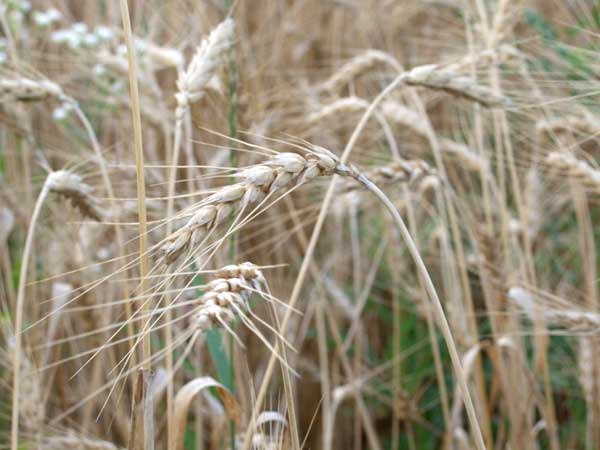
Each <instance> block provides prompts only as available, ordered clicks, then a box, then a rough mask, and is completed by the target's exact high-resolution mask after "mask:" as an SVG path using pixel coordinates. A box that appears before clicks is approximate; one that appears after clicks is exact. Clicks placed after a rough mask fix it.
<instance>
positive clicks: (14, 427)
mask: <svg viewBox="0 0 600 450" xmlns="http://www.w3.org/2000/svg"><path fill="white" fill-rule="evenodd" d="M48 179H49V178H46V181H45V182H44V186H43V187H42V190H41V191H40V193H39V195H38V198H37V201H36V202H35V207H34V209H33V214H32V215H31V222H30V223H29V228H28V229H27V237H26V239H25V248H24V249H23V256H22V258H21V270H20V272H19V289H18V292H17V305H16V313H15V326H14V333H15V341H14V349H13V361H12V364H13V383H12V388H13V398H12V422H11V433H10V448H11V450H18V445H19V407H20V402H19V388H20V381H21V351H22V348H21V347H22V335H21V328H22V325H23V303H24V302H25V285H26V283H25V279H26V278H27V268H28V267H29V255H30V254H31V248H32V245H33V236H34V234H35V226H36V224H37V221H38V218H39V215H40V211H41V210H42V206H43V204H44V200H46V197H47V196H48V192H49V191H50V186H49V184H48Z"/></svg>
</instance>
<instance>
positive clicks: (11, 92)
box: [0, 78, 64, 102]
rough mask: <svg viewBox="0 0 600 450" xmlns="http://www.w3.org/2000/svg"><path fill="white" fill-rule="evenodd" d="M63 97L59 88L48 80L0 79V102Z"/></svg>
mask: <svg viewBox="0 0 600 450" xmlns="http://www.w3.org/2000/svg"><path fill="white" fill-rule="evenodd" d="M48 97H53V98H58V99H61V98H63V97H64V94H63V91H62V89H61V88H60V86H59V85H58V84H56V83H53V82H52V81H49V80H32V79H30V78H17V79H6V78H5V79H0V101H2V102H6V101H24V102H25V101H37V100H44V99H46V98H48Z"/></svg>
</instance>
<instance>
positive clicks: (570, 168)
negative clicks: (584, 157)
mask: <svg viewBox="0 0 600 450" xmlns="http://www.w3.org/2000/svg"><path fill="white" fill-rule="evenodd" d="M546 163H547V164H548V165H549V166H551V167H554V168H555V169H557V170H559V171H561V172H564V173H567V174H569V175H571V176H572V177H574V178H576V179H577V180H578V181H579V182H581V183H582V184H583V185H584V186H585V187H587V188H589V189H600V171H598V170H596V169H594V168H592V167H591V166H590V165H589V164H588V163H587V162H585V161H581V160H579V159H577V158H575V157H574V156H573V155H571V154H569V153H563V152H552V153H550V154H549V155H548V156H547V157H546Z"/></svg>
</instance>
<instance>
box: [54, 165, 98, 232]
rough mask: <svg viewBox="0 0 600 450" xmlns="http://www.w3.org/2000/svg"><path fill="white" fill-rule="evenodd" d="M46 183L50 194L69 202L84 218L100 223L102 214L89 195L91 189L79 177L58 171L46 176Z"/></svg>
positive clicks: (65, 171)
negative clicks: (57, 195) (52, 193)
mask: <svg viewBox="0 0 600 450" xmlns="http://www.w3.org/2000/svg"><path fill="white" fill-rule="evenodd" d="M47 183H48V187H49V190H50V192H54V193H56V194H59V195H62V196H63V197H65V198H67V199H69V200H71V203H73V206H75V207H76V208H77V209H79V210H80V211H81V213H82V214H83V215H84V216H85V217H89V218H91V219H94V220H96V221H98V222H101V221H102V217H103V215H104V214H103V213H102V211H101V210H100V208H99V207H98V205H97V204H96V203H97V201H96V199H95V198H94V197H93V196H92V195H91V193H92V187H91V186H90V185H88V184H86V183H84V182H83V180H82V179H81V177H80V176H79V175H77V174H75V173H72V172H69V171H67V170H58V171H56V172H52V173H51V174H50V175H48V181H47Z"/></svg>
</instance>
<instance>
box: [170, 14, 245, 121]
mask: <svg viewBox="0 0 600 450" xmlns="http://www.w3.org/2000/svg"><path fill="white" fill-rule="evenodd" d="M234 31H235V24H234V21H233V19H231V18H227V19H225V20H224V21H223V22H221V23H220V24H219V25H217V27H216V28H215V29H214V30H213V31H212V32H211V33H210V35H209V36H208V38H206V39H204V41H202V43H201V44H200V46H199V47H198V49H197V50H196V53H195V55H194V57H193V59H192V61H191V62H190V64H189V66H188V68H187V69H186V70H185V71H184V72H182V73H181V74H180V76H179V79H178V80H177V88H178V89H179V92H178V93H177V94H176V95H175V98H176V99H177V108H178V114H183V112H184V111H185V110H186V109H187V108H188V106H189V104H190V103H193V102H195V101H197V100H198V99H199V98H200V97H202V94H203V92H204V88H205V87H206V85H207V84H208V83H209V81H210V80H211V78H212V77H213V75H214V74H215V71H216V70H217V68H218V67H219V64H220V63H221V62H222V60H223V55H224V54H225V53H226V52H227V51H228V50H229V49H230V48H231V47H232V45H233V38H234Z"/></svg>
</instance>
